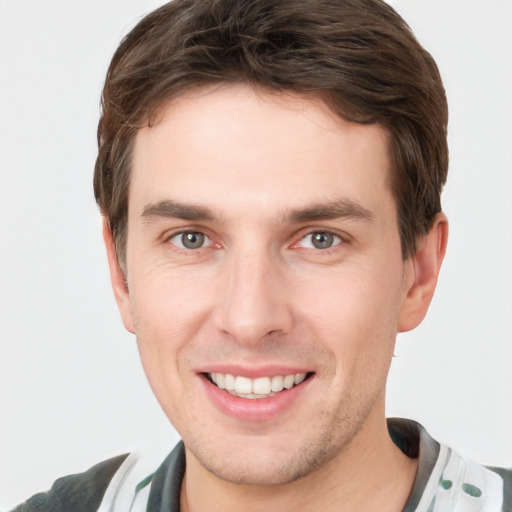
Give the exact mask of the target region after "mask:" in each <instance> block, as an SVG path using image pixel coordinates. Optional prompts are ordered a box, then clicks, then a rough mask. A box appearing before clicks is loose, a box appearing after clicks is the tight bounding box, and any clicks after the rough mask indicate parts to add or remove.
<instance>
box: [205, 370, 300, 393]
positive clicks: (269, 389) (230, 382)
mask: <svg viewBox="0 0 512 512" xmlns="http://www.w3.org/2000/svg"><path fill="white" fill-rule="evenodd" d="M209 375H210V378H211V379H212V381H213V382H215V384H217V387H219V388H220V389H225V390H226V391H229V392H231V393H232V394H236V395H242V396H243V397H244V398H266V397H268V396H272V394H273V393H278V392H279V391H282V390H283V389H290V388H291V387H293V386H294V385H297V384H300V383H301V382H302V381H303V380H304V379H305V378H306V373H296V374H293V375H286V376H281V375H276V376H275V377H258V378H257V379H249V378H248V377H241V376H239V375H238V376H235V375H231V374H229V373H216V372H211V373H210V374H209Z"/></svg>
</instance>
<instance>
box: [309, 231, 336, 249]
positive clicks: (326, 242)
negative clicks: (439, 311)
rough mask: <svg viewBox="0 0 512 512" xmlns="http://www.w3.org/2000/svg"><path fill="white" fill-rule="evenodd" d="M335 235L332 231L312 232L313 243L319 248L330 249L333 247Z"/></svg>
mask: <svg viewBox="0 0 512 512" xmlns="http://www.w3.org/2000/svg"><path fill="white" fill-rule="evenodd" d="M333 242H334V235H333V234H332V233H312V234H311V243H312V244H313V246H314V247H316V248H317V249H328V248H329V247H332V244H333Z"/></svg>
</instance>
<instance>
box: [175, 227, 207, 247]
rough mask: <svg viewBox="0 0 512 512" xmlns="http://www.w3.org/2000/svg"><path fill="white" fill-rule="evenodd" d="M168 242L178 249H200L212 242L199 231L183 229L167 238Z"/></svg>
mask: <svg viewBox="0 0 512 512" xmlns="http://www.w3.org/2000/svg"><path fill="white" fill-rule="evenodd" d="M169 242H170V243H171V244H173V245H175V246H176V247H179V248H180V249H189V250H193V249H201V248H202V247H206V246H208V245H210V244H211V243H212V241H211V240H210V239H209V238H208V237H207V236H206V235H205V234H204V233H201V232H200V231H185V232H182V233H178V234H176V235H174V236H173V237H171V238H169Z"/></svg>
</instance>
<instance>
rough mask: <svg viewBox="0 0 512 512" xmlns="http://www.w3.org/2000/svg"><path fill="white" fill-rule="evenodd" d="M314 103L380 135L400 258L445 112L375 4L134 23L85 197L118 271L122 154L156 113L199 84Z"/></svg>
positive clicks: (122, 233)
mask: <svg viewBox="0 0 512 512" xmlns="http://www.w3.org/2000/svg"><path fill="white" fill-rule="evenodd" d="M218 82H246V83H249V84H253V85H256V86H260V87H261V86H263V87H265V88H267V89H271V90H278V91H279V90H282V91H296V92H301V93H302V92H308V93H311V92H313V93H315V94H317V95H319V96H320V97H321V98H322V99H323V100H324V101H325V102H326V103H327V104H328V105H329V107H330V108H331V109H332V110H333V111H334V112H336V113H337V114H339V115H340V116H341V117H343V118H344V119H346V120H348V121H353V122H356V123H365V124H366V123H379V124H381V125H382V126H384V127H385V128H386V129H387V131H388V134H389V154H390V163H391V176H390V185H391V188H392V192H393V195H394V197H395V200H396V204H397V211H398V224H399V230H400V237H401V243H402V254H403V257H404V258H407V257H409V256H411V255H413V254H414V253H415V252H416V242H417V238H418V237H419V236H421V235H422V234H426V233H427V232H428V231H429V229H430V228H431V227H432V223H433V220H434V217H435V215H436V214H437V213H438V212H440V211H441V200H440V196H441V190H442V187H443V185H444V183H445V181H446V174H447V169H448V148H447V141H446V128H447V120H448V109H447V105H446V97H445V92H444V88H443V85H442V82H441V78H440V76H439V71H438V68H437V66H436V64H435V62H434V60H433V58H432V57H431V55H430V54H429V53H428V52H427V51H425V50H424V49H423V48H422V46H421V45H420V44H419V43H418V42H417V40H416V38H415V37H414V35H413V33H412V32H411V30H410V28H409V27H408V25H407V24H406V23H405V21H404V20H403V19H402V18H401V17H400V16H399V15H398V14H397V13H396V12H395V11H394V10H393V9H392V8H391V7H390V6H388V5H387V4H385V3H384V2H383V1H381V0H174V1H172V2H169V3H168V4H166V5H164V6H162V7H160V8H158V9H157V10H155V11H153V12H152V13H150V14H149V15H147V16H146V17H145V18H143V19H142V20H141V21H140V22H139V23H138V24H137V25H136V26H135V28H134V29H133V30H132V31H131V32H130V33H129V34H128V35H127V36H126V37H125V38H124V40H123V41H122V42H121V44H120V45H119V48H118V49H117V51H116V53H115V54H114V57H113V59H112V62H111V64H110V67H109V70H108V73H107V77H106V81H105V86H104V89H103V95H102V110H103V113H102V116H101V119H100V122H99V126H98V146H99V151H98V158H97V160H96V166H95V174H94V193H95V197H96V200H97V202H98V204H99V206H100V208H101V211H102V213H103V214H104V215H105V216H106V217H107V219H108V222H109V224H110V228H111V229H112V232H113V235H114V239H115V243H116V249H117V254H118V259H119V261H120V262H121V263H122V265H123V264H124V258H125V251H126V224H127V212H128V190H129V183H130V162H131V151H132V148H133V142H134V138H135V135H136V133H137V130H138V129H139V128H141V127H142V126H144V125H145V124H146V125H147V124H148V123H150V124H151V121H152V119H153V116H154V114H155V113H156V111H157V109H158V108H159V107H160V106H162V105H163V104H164V103H166V102H168V101H169V100H171V99H172V98H174V97H176V96H177V95H179V94H180V93H182V92H184V91H186V90H188V89H190V88H192V87H194V86H197V85H202V84H205V85H206V84H211V83H212V84H213V83H218Z"/></svg>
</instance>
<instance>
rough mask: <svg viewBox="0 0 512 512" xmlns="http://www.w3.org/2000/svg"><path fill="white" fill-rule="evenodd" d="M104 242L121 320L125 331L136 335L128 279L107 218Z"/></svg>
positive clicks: (104, 224)
mask: <svg viewBox="0 0 512 512" xmlns="http://www.w3.org/2000/svg"><path fill="white" fill-rule="evenodd" d="M103 240H104V242H105V248H106V250H107V258H108V267H109V270H110V281H111V283H112V290H113V291H114V297H115V299H116V302H117V307H118V308H119V312H120V313H121V318H122V320H123V324H124V327H125V329H126V330H127V331H128V332H131V333H135V329H134V326H133V316H132V307H131V300H130V294H129V291H128V287H127V285H126V278H125V275H124V273H123V271H122V270H121V267H120V266H119V261H118V259H117V252H116V246H115V243H114V237H113V235H112V230H111V229H110V226H109V223H108V220H107V219H106V218H105V217H104V218H103Z"/></svg>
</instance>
